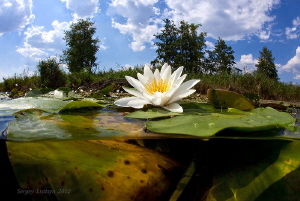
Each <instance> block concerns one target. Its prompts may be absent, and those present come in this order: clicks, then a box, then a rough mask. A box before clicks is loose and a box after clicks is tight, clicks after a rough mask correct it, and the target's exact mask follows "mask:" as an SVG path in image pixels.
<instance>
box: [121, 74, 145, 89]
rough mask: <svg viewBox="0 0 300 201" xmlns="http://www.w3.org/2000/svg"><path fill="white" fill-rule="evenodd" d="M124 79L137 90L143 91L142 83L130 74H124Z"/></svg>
mask: <svg viewBox="0 0 300 201" xmlns="http://www.w3.org/2000/svg"><path fill="white" fill-rule="evenodd" d="M125 78H126V80H127V81H128V82H129V84H130V85H131V86H133V87H134V88H136V89H137V90H138V91H143V90H144V85H142V83H141V82H140V81H139V80H137V79H135V78H133V77H130V76H125Z"/></svg>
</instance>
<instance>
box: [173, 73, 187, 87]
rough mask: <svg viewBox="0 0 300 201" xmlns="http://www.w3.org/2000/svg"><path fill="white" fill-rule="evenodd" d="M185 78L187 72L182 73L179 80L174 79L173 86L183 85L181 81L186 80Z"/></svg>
mask: <svg viewBox="0 0 300 201" xmlns="http://www.w3.org/2000/svg"><path fill="white" fill-rule="evenodd" d="M185 78H186V74H184V75H182V76H181V77H179V78H178V79H177V80H174V82H173V86H179V85H181V83H182V82H183V81H184V79H185Z"/></svg>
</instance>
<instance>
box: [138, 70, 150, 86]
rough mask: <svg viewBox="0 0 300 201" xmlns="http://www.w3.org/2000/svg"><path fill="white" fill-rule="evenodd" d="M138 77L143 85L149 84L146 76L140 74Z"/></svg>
mask: <svg viewBox="0 0 300 201" xmlns="http://www.w3.org/2000/svg"><path fill="white" fill-rule="evenodd" d="M137 77H138V79H139V81H140V82H141V83H142V85H144V86H145V84H147V81H148V79H147V78H146V77H145V76H144V75H142V74H140V73H138V74H137Z"/></svg>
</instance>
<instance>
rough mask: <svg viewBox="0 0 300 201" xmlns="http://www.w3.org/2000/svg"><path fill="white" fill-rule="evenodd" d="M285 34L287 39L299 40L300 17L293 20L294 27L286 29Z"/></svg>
mask: <svg viewBox="0 0 300 201" xmlns="http://www.w3.org/2000/svg"><path fill="white" fill-rule="evenodd" d="M285 34H286V38H287V39H297V38H298V37H299V35H300V17H299V16H298V17H297V18H295V19H293V27H286V28H285Z"/></svg>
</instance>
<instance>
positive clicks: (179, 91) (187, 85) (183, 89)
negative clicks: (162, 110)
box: [169, 80, 200, 103]
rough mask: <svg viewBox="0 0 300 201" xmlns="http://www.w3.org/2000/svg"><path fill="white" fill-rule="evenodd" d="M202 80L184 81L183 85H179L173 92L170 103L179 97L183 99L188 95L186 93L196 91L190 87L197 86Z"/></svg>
mask: <svg viewBox="0 0 300 201" xmlns="http://www.w3.org/2000/svg"><path fill="white" fill-rule="evenodd" d="M199 81H200V80H189V81H187V82H185V83H183V84H182V85H180V86H179V87H178V89H177V90H176V91H175V92H174V93H173V95H172V97H171V98H170V100H169V103H172V102H175V101H177V100H179V99H182V98H183V97H186V96H188V95H186V96H183V95H185V94H189V95H190V94H192V93H194V92H195V91H193V92H190V90H189V89H190V88H192V87H193V86H195V85H196V84H197V83H198V82H199Z"/></svg>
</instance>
